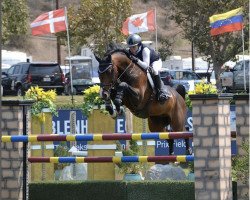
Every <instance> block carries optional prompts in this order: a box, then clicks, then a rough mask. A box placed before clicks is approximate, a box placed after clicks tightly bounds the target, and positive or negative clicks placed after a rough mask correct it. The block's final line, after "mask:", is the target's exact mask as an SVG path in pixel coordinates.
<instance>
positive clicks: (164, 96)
mask: <svg viewBox="0 0 250 200" xmlns="http://www.w3.org/2000/svg"><path fill="white" fill-rule="evenodd" d="M154 83H155V88H156V91H157V98H158V101H159V102H161V103H164V102H165V101H166V100H168V99H169V95H167V94H166V93H165V92H164V91H163V90H162V83H161V78H160V76H159V74H158V75H154Z"/></svg>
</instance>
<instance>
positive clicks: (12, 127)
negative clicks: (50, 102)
mask: <svg viewBox="0 0 250 200" xmlns="http://www.w3.org/2000/svg"><path fill="white" fill-rule="evenodd" d="M32 103H33V101H19V100H17V101H11V100H10V101H7V100H5V101H2V108H1V110H2V113H1V114H2V121H1V126H2V133H3V134H2V135H23V133H24V128H26V129H27V132H29V129H30V125H29V115H28V114H27V115H26V116H27V120H28V121H27V124H24V123H23V120H24V116H23V115H24V112H25V111H26V110H27V109H28V108H29V106H31V105H32ZM26 154H27V152H26ZM23 164H24V163H23V144H22V143H2V145H1V166H2V173H1V176H2V183H1V187H2V194H1V199H2V200H7V199H8V200H9V199H17V200H21V199H24V198H25V197H23Z"/></svg>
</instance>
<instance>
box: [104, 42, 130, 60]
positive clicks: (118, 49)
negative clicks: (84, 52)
mask: <svg viewBox="0 0 250 200" xmlns="http://www.w3.org/2000/svg"><path fill="white" fill-rule="evenodd" d="M114 53H122V54H125V55H126V56H127V57H128V58H130V53H129V51H128V50H127V49H124V48H122V46H121V45H119V44H117V43H115V42H110V43H109V44H108V46H107V51H106V53H105V54H104V56H105V57H109V56H111V55H112V54H114Z"/></svg>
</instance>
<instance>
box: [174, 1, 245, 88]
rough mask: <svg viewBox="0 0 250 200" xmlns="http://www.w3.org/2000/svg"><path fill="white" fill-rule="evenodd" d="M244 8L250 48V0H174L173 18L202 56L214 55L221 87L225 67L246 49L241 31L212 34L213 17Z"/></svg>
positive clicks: (219, 86) (215, 68)
mask: <svg viewBox="0 0 250 200" xmlns="http://www.w3.org/2000/svg"><path fill="white" fill-rule="evenodd" d="M241 6H242V7H243V8H244V26H245V27H244V36H245V37H244V38H245V50H248V48H249V34H248V32H249V16H248V14H247V13H248V12H247V11H248V7H249V2H248V0H238V1H217V0H174V1H172V9H173V13H174V14H173V18H174V19H175V21H176V22H177V24H179V25H180V26H181V27H182V28H183V31H184V37H185V38H186V39H188V40H189V41H193V43H194V46H195V49H196V50H197V51H198V52H199V53H200V54H202V55H204V56H207V57H210V56H211V60H212V62H213V68H214V71H215V77H216V82H217V87H218V88H219V89H220V88H221V85H220V81H219V74H220V73H221V66H222V65H223V64H224V63H225V62H226V61H228V60H230V59H233V58H234V57H235V55H236V54H239V53H241V52H242V50H243V49H242V47H243V45H242V38H241V32H240V31H236V32H231V33H224V34H221V35H217V36H211V35H210V33H209V31H210V27H209V25H210V24H209V17H211V16H212V15H214V14H221V13H224V12H227V11H230V10H233V9H236V8H239V7H241Z"/></svg>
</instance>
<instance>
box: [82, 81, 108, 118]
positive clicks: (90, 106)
mask: <svg viewBox="0 0 250 200" xmlns="http://www.w3.org/2000/svg"><path fill="white" fill-rule="evenodd" d="M83 99H84V101H83V104H82V107H81V108H82V112H83V114H84V115H85V116H87V117H88V116H89V115H90V114H91V113H92V112H93V110H94V109H96V108H98V109H100V110H101V112H105V108H104V104H105V102H104V100H103V99H102V98H101V97H100V86H99V85H94V86H92V87H89V88H88V89H85V90H84V91H83Z"/></svg>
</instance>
